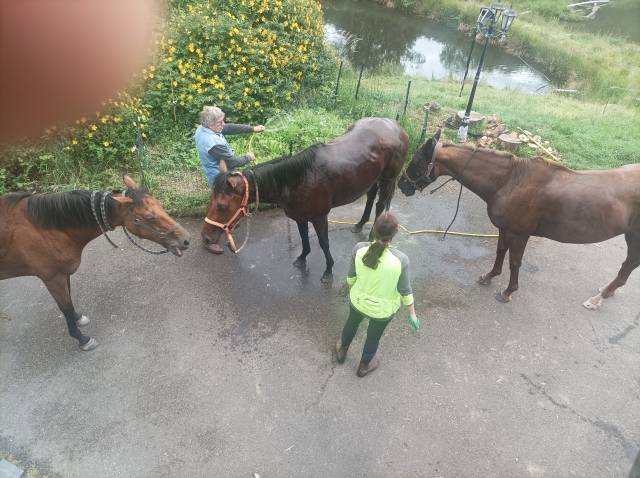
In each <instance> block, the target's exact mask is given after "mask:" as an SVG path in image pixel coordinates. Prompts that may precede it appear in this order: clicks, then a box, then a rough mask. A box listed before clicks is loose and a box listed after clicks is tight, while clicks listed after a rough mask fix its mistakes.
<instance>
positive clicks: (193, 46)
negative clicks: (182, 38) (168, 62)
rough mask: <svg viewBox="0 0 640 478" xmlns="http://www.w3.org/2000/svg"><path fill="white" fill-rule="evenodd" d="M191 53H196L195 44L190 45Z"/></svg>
mask: <svg viewBox="0 0 640 478" xmlns="http://www.w3.org/2000/svg"><path fill="white" fill-rule="evenodd" d="M189 51H190V52H191V53H193V52H194V51H196V46H195V45H194V44H193V43H189Z"/></svg>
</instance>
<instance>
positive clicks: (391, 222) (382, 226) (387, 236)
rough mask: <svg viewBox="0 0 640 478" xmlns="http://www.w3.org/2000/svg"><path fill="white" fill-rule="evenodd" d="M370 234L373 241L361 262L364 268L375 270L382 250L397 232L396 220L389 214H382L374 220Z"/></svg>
mask: <svg viewBox="0 0 640 478" xmlns="http://www.w3.org/2000/svg"><path fill="white" fill-rule="evenodd" d="M372 232H373V237H374V238H375V240H374V241H373V242H372V243H371V245H370V246H369V249H368V250H367V252H366V253H365V254H364V257H363V258H362V262H363V263H364V265H365V266H367V267H369V268H371V269H376V268H377V267H378V264H379V262H380V257H381V256H382V254H383V253H384V250H385V249H386V248H387V247H389V243H390V242H391V239H393V236H395V235H396V232H398V220H397V219H396V217H395V216H394V215H393V214H391V213H390V212H385V213H382V214H380V216H378V219H376V222H375V224H374V225H373V231H372Z"/></svg>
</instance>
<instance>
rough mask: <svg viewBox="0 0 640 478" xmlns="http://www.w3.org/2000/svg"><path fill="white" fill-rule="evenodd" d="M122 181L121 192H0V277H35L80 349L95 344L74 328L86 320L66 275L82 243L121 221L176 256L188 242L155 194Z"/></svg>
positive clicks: (77, 258) (75, 264) (76, 262)
mask: <svg viewBox="0 0 640 478" xmlns="http://www.w3.org/2000/svg"><path fill="white" fill-rule="evenodd" d="M124 182H125V184H126V186H127V188H128V189H127V190H126V191H125V192H124V193H122V194H115V193H113V194H112V193H108V192H105V193H91V192H88V191H72V192H67V193H54V194H29V193H11V194H6V195H4V196H2V197H0V280H2V279H9V278H11V277H19V276H36V277H39V278H40V279H41V280H42V281H43V282H44V283H45V285H46V286H47V289H48V290H49V292H50V293H51V295H52V296H53V298H54V299H55V301H56V303H57V304H58V307H59V308H60V310H61V311H62V313H63V314H64V317H65V319H66V321H67V327H68V329H69V335H71V337H73V338H75V339H77V340H78V343H79V345H80V348H81V349H82V350H91V349H93V348H95V347H96V346H97V342H96V341H95V340H94V339H92V338H91V337H89V336H87V335H83V334H82V333H81V332H80V330H79V329H78V325H86V324H88V323H89V319H87V318H86V317H85V316H83V315H80V314H78V313H77V312H76V310H75V308H74V307H73V303H72V302H71V280H70V277H71V274H73V273H74V272H75V271H76V270H77V269H78V267H79V266H80V258H81V255H82V250H83V249H84V247H85V246H86V245H87V243H89V242H90V241H91V240H93V239H95V238H96V237H98V236H99V235H100V234H102V233H104V234H105V236H106V232H105V231H106V230H111V229H112V228H114V227H116V226H122V227H123V230H124V231H125V233H126V234H127V236H128V233H127V231H126V229H124V228H125V227H126V228H128V229H130V230H131V231H132V232H133V233H134V234H136V235H137V236H139V237H142V238H144V239H149V240H151V241H154V242H157V243H158V244H161V245H163V246H164V247H165V248H166V249H167V251H171V252H172V253H173V254H175V255H176V256H181V255H182V251H183V250H185V249H186V248H187V247H188V246H189V233H188V232H187V231H185V230H184V229H183V228H182V226H180V224H177V223H176V222H175V221H174V220H173V219H172V218H171V217H169V215H168V214H167V213H166V212H165V210H164V209H163V208H162V206H161V205H160V203H159V202H158V201H157V200H156V199H155V198H153V197H152V196H150V195H149V194H147V193H146V191H144V190H143V189H139V188H138V187H137V185H136V183H135V182H134V181H133V180H132V179H131V178H130V177H128V176H125V177H124ZM128 237H130V236H128ZM107 239H109V238H108V236H107ZM132 241H133V240H132ZM109 242H111V240H110V239H109ZM112 244H113V243H112ZM134 244H135V243H134ZM113 245H114V246H115V244H113ZM136 245H138V244H136ZM138 247H140V248H142V249H144V248H143V247H142V246H139V245H138ZM145 250H146V249H145ZM167 251H161V252H167ZM148 252H152V251H148Z"/></svg>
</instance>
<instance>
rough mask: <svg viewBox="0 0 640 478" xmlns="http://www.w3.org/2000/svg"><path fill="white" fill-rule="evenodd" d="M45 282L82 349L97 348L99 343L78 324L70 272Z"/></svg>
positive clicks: (71, 334)
mask: <svg viewBox="0 0 640 478" xmlns="http://www.w3.org/2000/svg"><path fill="white" fill-rule="evenodd" d="M44 284H45V285H46V286H47V289H48V290H49V293H50V294H51V296H52V297H53V298H54V300H55V301H56V304H58V307H59V308H60V311H61V312H62V313H63V315H64V318H65V320H66V321H67V328H68V329H69V335H70V336H71V337H73V338H74V339H77V340H78V345H80V348H81V349H82V350H85V351H88V350H92V349H95V348H96V347H97V346H98V343H97V342H96V341H95V340H94V339H92V338H91V337H89V336H88V335H83V334H82V333H81V332H80V330H79V329H78V325H77V324H76V320H77V318H78V313H77V312H76V311H75V308H74V307H73V303H72V302H71V294H70V291H69V277H68V274H58V275H57V276H55V277H53V279H50V280H48V281H44Z"/></svg>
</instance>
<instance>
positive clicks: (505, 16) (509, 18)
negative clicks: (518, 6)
mask: <svg viewBox="0 0 640 478" xmlns="http://www.w3.org/2000/svg"><path fill="white" fill-rule="evenodd" d="M517 16H518V14H517V13H516V12H514V11H513V10H505V11H504V12H503V13H502V19H501V20H502V25H501V30H502V35H503V36H504V35H506V34H507V32H508V31H509V29H510V28H511V24H512V23H513V21H514V20H515V19H516V17H517Z"/></svg>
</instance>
